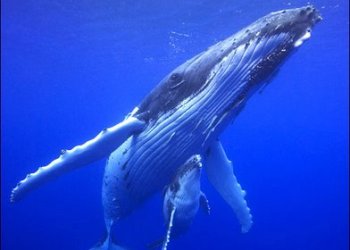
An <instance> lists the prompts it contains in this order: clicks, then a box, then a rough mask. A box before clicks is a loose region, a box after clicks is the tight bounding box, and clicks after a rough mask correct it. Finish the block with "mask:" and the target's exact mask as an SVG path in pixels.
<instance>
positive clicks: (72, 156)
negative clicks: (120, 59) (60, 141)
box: [11, 117, 145, 202]
mask: <svg viewBox="0 0 350 250" xmlns="http://www.w3.org/2000/svg"><path fill="white" fill-rule="evenodd" d="M144 127H145V122H143V121H141V120H139V119H137V118H135V117H128V118H127V119H125V120H124V121H122V122H120V123H118V124H116V125H115V126H113V127H110V128H107V129H104V130H103V131H101V132H100V133H99V134H98V135H97V136H96V137H95V138H93V139H91V140H89V141H87V142H85V143H84V144H82V145H78V146H76V147H74V148H72V149H71V150H62V152H61V155H60V157H58V158H57V159H55V160H53V161H52V162H51V163H50V164H48V165H47V166H44V167H41V168H39V169H38V170H37V171H36V172H34V173H32V174H29V175H27V177H26V178H25V179H23V180H22V181H20V182H19V183H18V184H17V186H16V187H15V188H14V189H13V190H12V193H11V201H12V202H14V201H17V200H19V199H21V198H22V197H23V196H24V195H25V194H26V193H28V192H30V191H31V190H33V189H34V188H36V187H37V186H40V185H41V184H43V183H45V182H46V181H48V180H50V179H52V178H54V177H57V176H59V175H61V174H63V173H65V172H67V171H70V170H72V169H76V168H78V167H81V166H84V165H87V164H89V163H92V162H94V161H96V160H99V159H101V158H103V157H106V156H108V155H109V154H110V153H112V152H113V151H114V150H115V149H117V148H118V147H119V146H120V144H122V143H123V142H124V141H125V140H126V139H127V138H129V137H130V136H131V135H133V134H136V133H139V132H141V131H142V130H143V129H144Z"/></svg>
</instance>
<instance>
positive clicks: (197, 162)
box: [151, 155, 210, 250]
mask: <svg viewBox="0 0 350 250" xmlns="http://www.w3.org/2000/svg"><path fill="white" fill-rule="evenodd" d="M201 170H202V159H201V156H200V155H194V156H192V157H190V159H188V160H187V161H186V163H185V164H184V165H183V166H182V167H180V168H179V170H178V173H177V174H176V176H175V178H174V180H173V181H172V182H171V184H170V185H168V186H167V188H166V190H165V194H164V202H163V216H164V219H165V221H166V224H167V233H166V236H165V239H164V241H163V246H162V250H166V249H167V247H168V243H169V242H170V238H171V237H174V236H178V235H180V234H182V233H184V232H185V231H186V230H187V229H188V228H189V227H190V225H191V224H192V221H193V219H194V217H195V215H196V214H197V211H198V209H199V206H200V205H201V206H202V207H203V209H204V210H205V211H206V213H207V214H210V207H209V202H208V200H207V198H206V196H205V194H204V193H203V192H202V191H201V189H200V178H201ZM157 243H158V244H159V245H160V244H161V243H160V242H158V241H156V242H155V243H154V244H151V246H155V245H157Z"/></svg>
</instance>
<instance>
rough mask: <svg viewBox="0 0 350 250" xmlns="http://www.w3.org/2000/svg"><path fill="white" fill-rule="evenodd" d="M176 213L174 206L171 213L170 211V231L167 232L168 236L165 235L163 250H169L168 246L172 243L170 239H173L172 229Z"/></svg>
mask: <svg viewBox="0 0 350 250" xmlns="http://www.w3.org/2000/svg"><path fill="white" fill-rule="evenodd" d="M175 211H176V207H175V206H173V207H172V208H171V211H170V216H169V223H168V229H167V231H166V235H165V239H164V242H163V246H162V250H167V249H168V244H169V242H170V237H171V229H172V228H173V222H174V216H175Z"/></svg>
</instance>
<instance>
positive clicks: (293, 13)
mask: <svg viewBox="0 0 350 250" xmlns="http://www.w3.org/2000/svg"><path fill="white" fill-rule="evenodd" d="M320 20H321V16H320V15H319V13H318V11H317V10H316V9H315V8H314V7H313V6H305V7H302V8H295V9H286V10H281V11H277V12H272V13H270V14H268V15H266V16H265V17H262V18H260V19H258V20H257V21H255V22H254V23H252V24H251V25H249V26H247V27H246V28H244V29H242V30H241V31H239V32H237V33H236V34H234V35H232V36H230V37H229V38H227V39H226V40H224V41H221V42H219V43H217V44H215V45H213V46H211V47H209V48H208V49H207V50H206V51H204V52H202V53H200V54H198V55H197V56H195V57H193V58H192V59H190V60H188V61H187V62H185V63H184V64H182V65H180V66H179V67H177V68H176V69H175V70H173V71H172V72H171V73H170V74H168V75H167V76H166V77H165V78H164V79H163V80H162V81H161V82H160V84H159V85H158V86H157V87H156V88H155V89H154V90H153V91H152V92H151V93H150V94H149V95H148V96H147V97H146V98H145V99H144V101H143V102H142V103H141V105H140V110H139V114H141V113H142V114H143V118H144V119H146V120H149V119H156V118H157V117H159V115H160V114H162V113H165V112H168V111H173V110H174V109H176V107H179V104H181V103H183V101H184V100H186V99H188V98H193V97H195V96H198V95H200V94H203V92H206V93H209V94H208V97H209V96H214V95H215V93H219V94H220V95H222V96H221V97H220V98H219V99H221V100H231V103H229V104H225V105H226V106H227V105H228V106H231V107H235V106H237V103H241V102H242V101H243V100H245V99H247V98H246V97H247V96H248V95H249V93H252V92H253V91H252V90H256V89H257V87H258V86H259V85H260V83H262V82H264V80H266V79H267V78H268V77H269V76H270V75H271V74H272V73H273V72H274V71H275V70H276V69H277V68H278V67H279V66H280V64H281V63H282V62H283V61H284V60H285V59H286V58H287V57H288V55H290V54H291V53H292V52H293V51H295V50H296V48H298V47H300V45H302V44H303V42H304V41H305V40H307V39H308V38H310V36H311V30H312V28H313V26H314V25H315V24H316V23H317V22H318V21H320ZM227 108H228V109H229V108H230V107H227Z"/></svg>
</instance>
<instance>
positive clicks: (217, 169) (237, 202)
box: [204, 141, 253, 232]
mask: <svg viewBox="0 0 350 250" xmlns="http://www.w3.org/2000/svg"><path fill="white" fill-rule="evenodd" d="M204 165H205V168H206V173H207V175H208V179H209V181H210V182H211V184H212V185H213V186H214V188H215V189H216V190H217V191H218V192H219V194H220V195H221V196H222V198H223V199H224V200H225V201H226V202H227V203H228V204H229V205H230V207H231V208H232V209H233V210H234V212H235V214H236V216H237V218H238V220H239V222H240V223H241V226H242V232H248V231H249V229H250V227H251V225H252V223H253V221H252V215H251V214H250V209H249V207H248V206H247V202H246V200H245V199H244V196H245V191H244V190H243V189H242V187H241V185H240V184H239V183H238V181H237V178H236V176H235V175H234V173H233V167H232V163H231V161H230V160H229V159H228V158H227V156H226V153H225V151H224V148H223V147H222V145H221V143H220V142H219V141H215V142H214V143H213V144H212V145H211V146H210V148H209V150H208V155H207V157H206V161H205V164H204Z"/></svg>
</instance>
